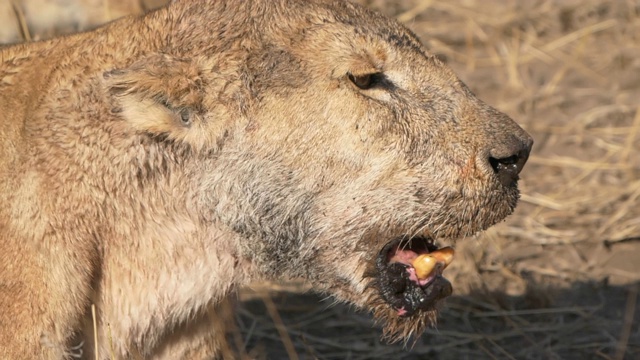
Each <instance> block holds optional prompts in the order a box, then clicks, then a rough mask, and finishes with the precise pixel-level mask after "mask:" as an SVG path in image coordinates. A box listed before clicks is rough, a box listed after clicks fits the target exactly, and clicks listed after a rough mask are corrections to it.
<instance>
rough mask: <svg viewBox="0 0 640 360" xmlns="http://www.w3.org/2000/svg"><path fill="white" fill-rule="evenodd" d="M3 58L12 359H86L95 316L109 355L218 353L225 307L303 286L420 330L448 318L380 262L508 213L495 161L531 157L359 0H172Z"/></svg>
mask: <svg viewBox="0 0 640 360" xmlns="http://www.w3.org/2000/svg"><path fill="white" fill-rule="evenodd" d="M0 60H1V62H0V113H1V114H2V120H1V122H0V155H1V156H0V203H1V204H2V206H1V207H0V309H1V311H0V358H10V359H33V358H45V359H59V358H62V357H64V356H65V354H69V353H70V352H72V351H77V350H78V349H77V348H74V346H76V345H77V344H79V343H83V344H84V345H83V347H82V351H83V354H84V356H85V357H87V358H92V357H93V356H94V355H93V354H92V352H93V348H94V346H95V344H93V324H92V323H93V321H92V318H91V316H90V313H91V312H90V309H91V305H92V304H94V305H95V308H96V310H97V328H98V334H97V337H98V347H99V349H100V356H101V357H102V358H108V357H110V356H111V354H113V355H114V356H115V357H117V358H128V357H133V356H138V355H140V356H143V357H145V358H171V359H174V358H185V357H188V358H207V356H211V355H212V354H215V353H216V352H217V351H219V349H220V347H221V343H220V341H221V339H222V336H221V334H222V333H223V331H224V329H222V328H220V326H221V323H220V322H218V323H216V324H214V325H211V326H209V325H208V324H209V323H208V322H207V321H206V319H207V316H210V315H211V314H212V313H215V308H216V306H217V305H218V304H219V303H220V302H221V301H222V300H223V299H224V298H225V297H226V296H228V295H229V294H231V293H233V291H234V290H235V289H237V288H238V287H240V286H243V285H245V284H247V283H249V282H250V281H260V280H264V279H271V280H283V279H287V278H294V277H297V278H299V277H301V278H304V279H306V280H308V281H309V282H310V283H312V284H313V286H314V288H316V289H318V291H324V292H326V293H329V294H331V295H333V296H335V297H336V298H337V299H339V300H341V301H346V302H350V303H352V304H354V305H356V306H358V307H360V308H363V309H366V310H368V311H371V312H372V313H373V315H374V316H375V317H376V318H378V319H379V320H380V321H381V322H383V323H384V324H385V331H386V334H387V336H388V337H389V338H390V339H398V338H406V337H408V336H411V335H417V334H419V333H420V332H421V331H422V330H423V329H424V328H425V327H426V326H428V325H429V323H431V322H432V321H433V320H434V317H435V313H434V311H433V310H430V311H427V312H419V313H416V314H414V315H413V316H409V317H399V316H397V309H392V308H391V307H390V306H389V305H388V304H387V303H385V301H383V300H382V298H381V296H380V286H383V285H381V284H378V283H376V274H375V271H374V270H373V267H372V266H373V263H374V261H375V259H376V257H377V256H378V254H379V252H380V250H381V249H382V248H383V247H384V246H385V244H387V243H388V242H390V241H391V240H392V239H397V238H399V237H406V238H410V237H412V236H427V237H430V238H433V239H437V238H441V237H449V238H458V237H461V236H465V235H469V234H473V233H475V232H477V231H480V230H482V229H485V228H487V227H489V226H491V225H493V224H494V223H496V222H498V221H500V220H502V219H504V218H505V217H506V216H507V215H508V214H510V213H511V212H512V211H513V209H514V207H515V205H516V202H517V199H518V190H517V187H516V186H515V182H514V183H511V184H510V183H505V181H504V179H503V180H501V178H500V177H499V176H497V175H496V169H495V168H493V167H492V165H491V164H490V163H489V158H490V157H495V158H507V157H509V156H511V155H513V154H515V153H517V152H518V151H523V150H522V149H528V148H530V146H531V139H530V138H529V136H528V135H527V134H526V133H525V132H524V131H523V130H522V129H520V128H519V127H518V126H517V125H516V124H515V123H514V122H513V121H512V120H510V119H509V118H508V117H507V116H506V115H504V114H501V113H499V112H497V111H496V110H494V109H493V108H491V107H489V106H488V105H486V104H484V103H482V102H481V101H480V100H478V99H477V98H476V97H475V96H474V95H473V94H472V93H471V92H470V91H469V89H468V88H467V87H466V86H465V85H464V84H462V83H461V82H460V81H459V80H458V79H457V77H456V76H455V75H454V74H453V72H452V71H451V70H450V69H449V68H448V67H447V66H446V65H444V64H442V63H441V62H440V61H438V60H437V59H436V58H435V57H433V56H431V55H430V54H429V53H428V52H427V51H426V50H425V49H424V48H423V47H422V45H421V44H420V42H419V41H418V39H417V38H416V37H415V36H414V35H413V34H412V33H411V32H410V31H408V30H407V29H405V28H404V27H402V26H401V25H399V24H397V23H396V22H394V21H392V20H390V19H387V18H385V17H383V16H382V15H379V14H377V13H374V12H371V11H369V10H367V9H364V8H362V7H359V6H356V5H353V4H350V3H347V2H344V1H331V0H326V1H321V0H318V1H307V0H273V1H272V0H254V1H246V2H240V1H231V0H228V1H226V0H219V1H207V0H183V1H175V2H173V3H172V4H170V5H169V6H168V7H166V8H162V9H160V10H158V11H155V12H152V13H149V14H147V15H145V16H143V17H137V18H134V17H132V18H125V19H122V20H119V21H116V22H114V23H111V24H109V25H107V26H106V27H103V28H100V29H97V30H95V31H93V32H88V33H83V34H78V35H74V36H69V37H64V38H59V39H53V40H50V41H47V42H40V43H31V44H25V45H17V46H14V47H9V48H6V49H2V50H1V51H0ZM373 73H375V74H378V78H377V79H379V83H377V84H376V86H373V87H371V88H365V89H361V88H358V87H357V86H356V85H355V84H354V82H353V81H352V80H353V79H354V76H355V77H359V76H365V75H367V74H373ZM527 151H528V150H527Z"/></svg>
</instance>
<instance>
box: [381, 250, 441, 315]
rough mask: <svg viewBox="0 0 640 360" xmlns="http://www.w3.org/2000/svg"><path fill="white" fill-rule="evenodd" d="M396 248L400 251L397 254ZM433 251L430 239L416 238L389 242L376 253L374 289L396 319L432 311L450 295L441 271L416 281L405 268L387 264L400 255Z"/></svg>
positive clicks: (395, 263)
mask: <svg viewBox="0 0 640 360" xmlns="http://www.w3.org/2000/svg"><path fill="white" fill-rule="evenodd" d="M399 247H402V248H401V249H402V250H398V249H399ZM437 249H438V248H437V247H436V245H435V244H434V242H433V241H432V240H431V239H429V238H423V237H418V238H412V239H409V240H403V239H402V238H400V239H396V240H393V241H391V242H389V243H388V244H387V245H385V246H384V247H383V249H382V250H381V251H380V253H379V255H378V257H377V259H376V272H377V276H376V280H377V288H378V291H379V293H380V295H381V297H382V298H383V299H384V301H385V302H386V303H387V304H388V305H389V306H391V307H392V308H393V309H394V311H396V313H397V315H398V316H401V317H410V316H412V315H414V314H415V313H417V312H427V311H431V310H435V308H436V306H437V303H438V302H439V301H440V300H442V299H444V298H445V297H447V296H449V295H450V294H451V293H452V291H453V290H452V286H451V284H450V283H449V281H448V280H447V279H445V278H444V277H443V276H442V273H441V270H438V271H437V272H436V273H434V274H432V275H431V276H430V278H429V280H428V281H424V282H423V281H416V279H415V275H410V273H411V271H409V270H410V266H409V265H407V264H405V263H401V262H390V260H391V259H392V258H393V256H394V255H395V254H396V253H399V252H400V251H402V252H407V253H414V252H415V253H416V254H424V253H430V252H433V251H435V250H437ZM412 277H413V278H412Z"/></svg>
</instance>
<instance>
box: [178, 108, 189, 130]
mask: <svg viewBox="0 0 640 360" xmlns="http://www.w3.org/2000/svg"><path fill="white" fill-rule="evenodd" d="M180 121H181V122H182V125H183V126H187V127H189V126H191V112H190V111H189V110H188V109H182V110H180Z"/></svg>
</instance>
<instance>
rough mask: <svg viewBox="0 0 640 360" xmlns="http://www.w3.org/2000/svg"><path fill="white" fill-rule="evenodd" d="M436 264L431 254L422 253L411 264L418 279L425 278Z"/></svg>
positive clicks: (436, 261)
mask: <svg viewBox="0 0 640 360" xmlns="http://www.w3.org/2000/svg"><path fill="white" fill-rule="evenodd" d="M437 264H438V260H437V259H436V258H435V257H433V256H431V254H423V255H420V256H418V257H417V258H415V259H414V260H413V262H412V263H411V265H413V267H414V269H416V276H417V277H418V279H420V280H422V279H426V278H427V277H428V276H429V274H431V272H432V271H433V269H434V268H435V267H436V265H437Z"/></svg>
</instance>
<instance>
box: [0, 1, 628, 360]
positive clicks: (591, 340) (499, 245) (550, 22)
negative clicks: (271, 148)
mask: <svg viewBox="0 0 640 360" xmlns="http://www.w3.org/2000/svg"><path fill="white" fill-rule="evenodd" d="M0 1H8V0H0ZM132 1H135V0H132ZM361 2H363V3H366V4H367V5H369V6H371V7H373V8H376V9H378V10H380V11H382V12H383V13H386V14H388V15H390V16H393V17H395V18H397V19H399V20H400V21H401V22H403V23H405V24H406V25H407V26H408V27H410V28H411V29H412V30H413V31H415V32H416V34H417V35H418V36H419V37H420V38H421V39H422V40H423V42H424V43H425V44H426V45H427V46H428V48H429V49H430V50H431V51H432V52H433V53H435V54H438V55H439V56H440V57H441V58H442V59H445V60H446V61H447V62H448V63H449V64H450V65H451V66H452V67H453V68H454V69H455V70H456V71H457V73H458V74H459V76H460V77H461V78H462V79H463V80H464V81H465V82H466V83H467V84H468V85H469V86H470V87H471V88H472V89H473V91H474V92H476V93H477V94H478V95H479V96H480V98H482V99H484V100H485V101H487V102H488V103H490V104H492V105H494V106H495V107H497V108H498V109H500V110H502V111H504V112H506V113H507V114H509V115H511V116H512V117H513V118H514V119H516V120H517V121H518V122H519V123H520V124H521V125H522V126H523V127H524V128H526V129H527V130H528V131H529V132H530V133H531V134H532V135H533V137H534V138H535V140H536V143H535V145H534V151H533V154H532V156H531V158H530V160H529V163H528V164H527V166H526V167H525V170H524V172H523V174H522V181H521V189H522V199H521V204H520V206H519V207H518V209H517V211H516V213H515V214H514V215H512V216H511V217H509V218H508V219H507V220H506V221H505V222H504V223H502V224H499V225H497V226H495V227H493V228H491V229H490V230H488V231H487V232H485V233H484V234H481V235H478V236H476V237H473V238H469V239H464V240H461V241H458V242H457V243H456V244H455V247H456V251H457V257H456V260H455V261H454V263H453V264H452V265H451V266H450V267H449V268H448V269H447V272H448V278H449V279H450V280H451V282H452V284H453V286H454V296H452V297H451V298H450V299H449V300H448V301H447V304H446V306H445V307H444V308H443V310H442V313H441V316H440V319H439V323H438V325H437V327H436V328H434V329H431V330H429V331H428V333H427V334H425V335H424V336H422V337H420V338H418V339H416V342H415V344H413V346H411V344H408V345H406V346H405V344H394V345H389V344H387V343H385V342H384V341H382V340H381V339H380V335H381V332H380V330H379V329H378V328H377V327H376V325H375V324H373V323H372V321H371V318H370V316H369V315H368V314H364V313H358V312H356V311H355V310H354V309H351V308H349V307H347V306H344V305H341V304H335V303H334V302H333V300H331V299H328V298H325V297H323V296H322V295H316V294H314V293H313V292H311V291H308V290H310V289H308V287H307V286H306V285H305V284H298V283H292V284H256V285H255V286H254V287H252V288H251V289H245V290H243V291H242V293H241V296H240V300H241V304H240V310H239V312H238V314H237V316H236V320H237V328H235V329H232V331H231V332H230V334H229V337H230V339H232V343H233V344H234V348H233V349H231V350H230V351H235V352H236V353H239V354H241V355H242V356H243V357H245V358H259V359H286V358H298V359H425V358H429V359H616V360H619V359H630V360H631V359H640V326H639V324H640V309H639V308H638V307H639V306H638V305H640V300H639V299H638V291H639V289H640V1H639V0H627V1H625V0H583V1H579V0H564V1H563V0H532V1H528V0H519V1H516V0H504V1H500V0H368V1H365V0H361ZM27 28H28V27H27ZM30 35H31V36H32V37H34V38H37V34H30ZM442 241H443V243H445V244H446V243H447V241H446V239H443V240H442Z"/></svg>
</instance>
